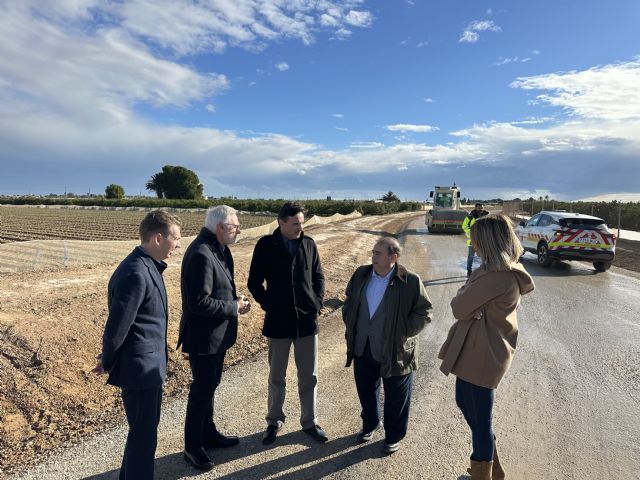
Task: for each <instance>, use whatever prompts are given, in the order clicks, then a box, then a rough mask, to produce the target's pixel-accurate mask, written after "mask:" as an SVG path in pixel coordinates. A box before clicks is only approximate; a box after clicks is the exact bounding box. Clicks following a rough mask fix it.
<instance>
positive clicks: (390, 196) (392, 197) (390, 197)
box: [380, 190, 400, 202]
mask: <svg viewBox="0 0 640 480" xmlns="http://www.w3.org/2000/svg"><path fill="white" fill-rule="evenodd" d="M380 200H382V201H383V202H399V201H400V197H398V196H397V195H396V194H395V193H393V192H392V191H391V190H389V191H388V192H387V193H385V194H384V195H383V196H382V198H381V199H380Z"/></svg>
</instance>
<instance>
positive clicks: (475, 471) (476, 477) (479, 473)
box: [467, 460, 493, 480]
mask: <svg viewBox="0 0 640 480" xmlns="http://www.w3.org/2000/svg"><path fill="white" fill-rule="evenodd" d="M492 468H493V462H476V461H475V460H471V468H469V469H467V472H468V473H469V474H470V475H471V480H491V469H492Z"/></svg>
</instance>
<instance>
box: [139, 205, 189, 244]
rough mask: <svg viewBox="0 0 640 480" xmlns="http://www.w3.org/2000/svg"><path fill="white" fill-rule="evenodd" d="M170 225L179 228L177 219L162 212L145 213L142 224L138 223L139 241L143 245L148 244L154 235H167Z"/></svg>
mask: <svg viewBox="0 0 640 480" xmlns="http://www.w3.org/2000/svg"><path fill="white" fill-rule="evenodd" d="M171 225H177V226H180V220H179V219H178V217H176V216H175V215H171V214H170V213H167V212H165V211H162V210H153V211H151V212H149V213H147V214H146V215H145V217H144V218H143V219H142V222H140V228H139V230H138V233H139V234H140V240H141V241H142V242H143V243H144V242H148V241H149V240H150V239H151V237H152V236H153V235H155V234H156V233H162V234H163V235H168V234H169V228H171Z"/></svg>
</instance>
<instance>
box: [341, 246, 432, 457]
mask: <svg viewBox="0 0 640 480" xmlns="http://www.w3.org/2000/svg"><path fill="white" fill-rule="evenodd" d="M400 253H401V248H400V244H399V243H398V241H397V240H396V239H394V238H391V237H383V238H381V239H379V240H378V241H377V242H376V244H375V246H374V247H373V250H372V255H371V260H372V265H364V266H361V267H359V268H358V269H357V270H356V271H355V273H354V274H353V276H352V277H351V280H350V281H349V284H348V285H347V291H346V294H347V296H346V299H345V303H344V306H343V307H342V318H343V320H344V322H345V325H346V329H347V331H346V340H347V364H346V366H347V367H349V366H351V363H352V362H354V376H355V381H356V389H357V391H358V397H359V398H360V404H361V406H362V411H361V414H360V416H361V417H362V430H361V431H360V433H359V434H358V439H359V440H360V441H362V442H368V441H369V440H371V438H372V437H373V435H374V433H375V432H376V431H377V430H378V429H379V428H380V427H381V426H382V424H381V423H380V410H379V406H378V402H379V396H380V384H381V383H383V384H384V396H385V400H384V431H385V441H384V451H385V452H386V453H393V452H395V451H397V450H398V449H399V448H400V441H401V440H402V439H403V438H404V436H405V435H406V433H407V427H408V424H409V404H410V401H411V387H412V384H413V371H414V370H415V369H416V368H417V351H416V350H417V343H418V342H417V340H418V339H417V336H418V334H419V333H420V332H421V331H422V329H423V328H424V327H425V325H426V324H427V322H429V321H430V320H431V318H430V313H431V302H430V301H429V297H427V292H426V291H425V289H424V285H423V284H422V281H421V280H420V277H419V276H418V275H416V274H415V273H411V272H409V271H408V270H407V269H406V268H405V267H403V266H402V265H399V264H398V263H397V262H398V258H399V257H400Z"/></svg>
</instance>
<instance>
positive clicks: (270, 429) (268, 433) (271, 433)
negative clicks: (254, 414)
mask: <svg viewBox="0 0 640 480" xmlns="http://www.w3.org/2000/svg"><path fill="white" fill-rule="evenodd" d="M279 430H280V427H278V426H277V425H268V426H267V429H266V430H265V431H264V434H263V435H262V443H263V444H264V445H271V444H272V443H273V442H275V441H276V437H277V436H278V431H279Z"/></svg>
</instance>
